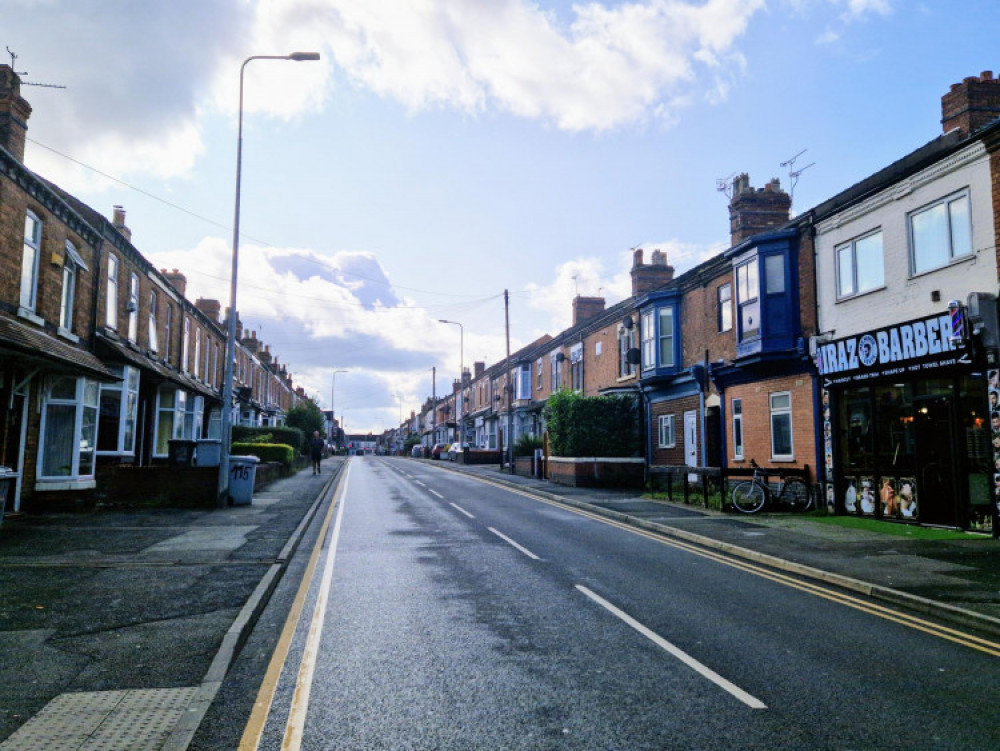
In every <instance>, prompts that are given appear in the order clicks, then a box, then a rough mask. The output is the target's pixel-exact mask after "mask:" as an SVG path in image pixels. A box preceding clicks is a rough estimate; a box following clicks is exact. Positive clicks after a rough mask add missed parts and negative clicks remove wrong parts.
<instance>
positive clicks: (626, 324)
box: [622, 316, 635, 329]
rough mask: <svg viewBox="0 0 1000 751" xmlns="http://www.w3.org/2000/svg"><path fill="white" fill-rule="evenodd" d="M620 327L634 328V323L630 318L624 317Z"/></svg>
mask: <svg viewBox="0 0 1000 751" xmlns="http://www.w3.org/2000/svg"><path fill="white" fill-rule="evenodd" d="M622 326H624V327H625V328H627V329H631V328H632V327H633V326H635V321H633V320H632V316H625V317H624V318H623V319H622Z"/></svg>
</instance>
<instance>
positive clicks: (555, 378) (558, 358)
mask: <svg viewBox="0 0 1000 751" xmlns="http://www.w3.org/2000/svg"><path fill="white" fill-rule="evenodd" d="M565 359H566V358H565V356H564V355H563V353H562V352H556V353H555V354H553V355H551V356H550V357H549V370H550V371H551V373H552V392H553V393H555V392H556V391H558V390H559V389H561V388H562V361H563V360H565Z"/></svg>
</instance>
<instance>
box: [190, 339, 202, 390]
mask: <svg viewBox="0 0 1000 751" xmlns="http://www.w3.org/2000/svg"><path fill="white" fill-rule="evenodd" d="M199 367H201V329H197V328H196V329H195V330H194V361H193V362H192V364H191V375H193V376H194V377H195V378H197V377H198V368H199Z"/></svg>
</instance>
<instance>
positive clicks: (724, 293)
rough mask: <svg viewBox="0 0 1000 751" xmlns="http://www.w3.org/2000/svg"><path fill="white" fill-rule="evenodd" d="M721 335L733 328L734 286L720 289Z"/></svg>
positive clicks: (719, 317) (726, 285)
mask: <svg viewBox="0 0 1000 751" xmlns="http://www.w3.org/2000/svg"><path fill="white" fill-rule="evenodd" d="M718 320H719V333H722V332H724V331H729V330H731V329H732V328H733V285H732V284H723V285H722V286H720V287H719V314H718Z"/></svg>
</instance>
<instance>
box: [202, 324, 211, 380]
mask: <svg viewBox="0 0 1000 751" xmlns="http://www.w3.org/2000/svg"><path fill="white" fill-rule="evenodd" d="M204 339H205V364H204V367H203V368H202V371H201V380H203V381H204V382H205V383H208V382H209V380H208V376H209V373H210V372H211V371H210V370H209V369H208V366H209V363H210V362H211V356H212V343H211V341H209V338H208V332H207V331H206V332H205V336H204Z"/></svg>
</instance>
